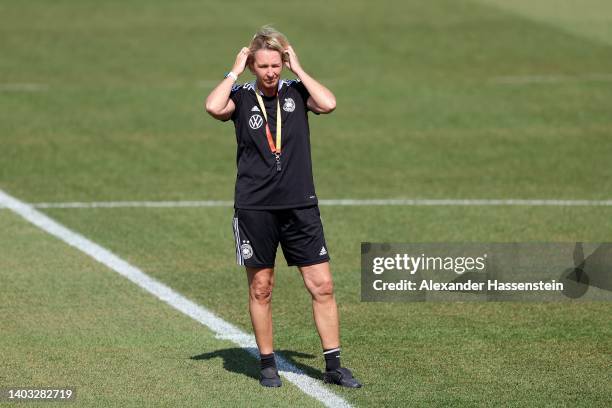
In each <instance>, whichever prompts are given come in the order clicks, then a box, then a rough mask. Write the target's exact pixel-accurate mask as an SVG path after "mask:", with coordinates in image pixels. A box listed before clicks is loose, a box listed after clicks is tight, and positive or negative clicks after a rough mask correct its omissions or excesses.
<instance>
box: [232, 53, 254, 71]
mask: <svg viewBox="0 0 612 408" xmlns="http://www.w3.org/2000/svg"><path fill="white" fill-rule="evenodd" d="M250 53H251V51H250V50H249V49H248V48H247V47H242V49H241V50H240V52H239V53H238V55H237V56H236V62H235V63H234V68H232V72H233V73H234V74H236V75H240V74H242V73H243V72H244V69H245V68H246V62H247V59H248V58H249V54H250Z"/></svg>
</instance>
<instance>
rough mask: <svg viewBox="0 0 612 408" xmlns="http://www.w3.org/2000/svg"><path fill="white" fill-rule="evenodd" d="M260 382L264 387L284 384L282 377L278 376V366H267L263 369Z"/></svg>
mask: <svg viewBox="0 0 612 408" xmlns="http://www.w3.org/2000/svg"><path fill="white" fill-rule="evenodd" d="M259 383H260V384H261V385H263V386H264V387H280V386H281V385H283V383H282V382H281V379H280V377H279V376H278V371H277V370H276V367H266V368H264V369H263V370H261V374H260V376H259Z"/></svg>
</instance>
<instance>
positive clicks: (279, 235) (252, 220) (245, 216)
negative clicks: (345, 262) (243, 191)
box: [234, 205, 329, 268]
mask: <svg viewBox="0 0 612 408" xmlns="http://www.w3.org/2000/svg"><path fill="white" fill-rule="evenodd" d="M234 239H235V241H236V263H237V264H238V265H246V266H249V267H254V268H272V267H274V261H275V259H276V249H277V248H278V244H279V243H280V244H281V248H282V250H283V254H284V255H285V259H286V260H287V265H288V266H307V265H314V264H318V263H321V262H326V261H329V254H328V253H327V245H326V243H325V236H324V235H323V224H322V223H321V214H320V212H319V207H318V206H316V205H315V206H312V207H306V208H292V209H286V210H245V209H240V208H237V209H235V210H234Z"/></svg>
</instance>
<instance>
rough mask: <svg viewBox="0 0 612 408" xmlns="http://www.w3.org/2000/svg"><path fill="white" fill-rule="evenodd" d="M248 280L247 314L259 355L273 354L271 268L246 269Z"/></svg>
mask: <svg viewBox="0 0 612 408" xmlns="http://www.w3.org/2000/svg"><path fill="white" fill-rule="evenodd" d="M246 271H247V278H248V280H249V312H250V314H251V323H252V324H253V331H254V332H255V340H256V341H257V347H258V348H259V353H260V354H270V353H272V352H273V350H274V349H273V341H272V288H273V287H274V269H273V268H250V267H248V266H247V267H246Z"/></svg>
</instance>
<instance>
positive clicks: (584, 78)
mask: <svg viewBox="0 0 612 408" xmlns="http://www.w3.org/2000/svg"><path fill="white" fill-rule="evenodd" d="M490 81H491V82H493V83H496V84H505V85H526V84H551V83H565V82H612V74H609V73H590V74H582V75H562V74H557V75H555V74H549V75H546V74H544V75H516V76H499V77H493V78H491V79H490Z"/></svg>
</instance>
